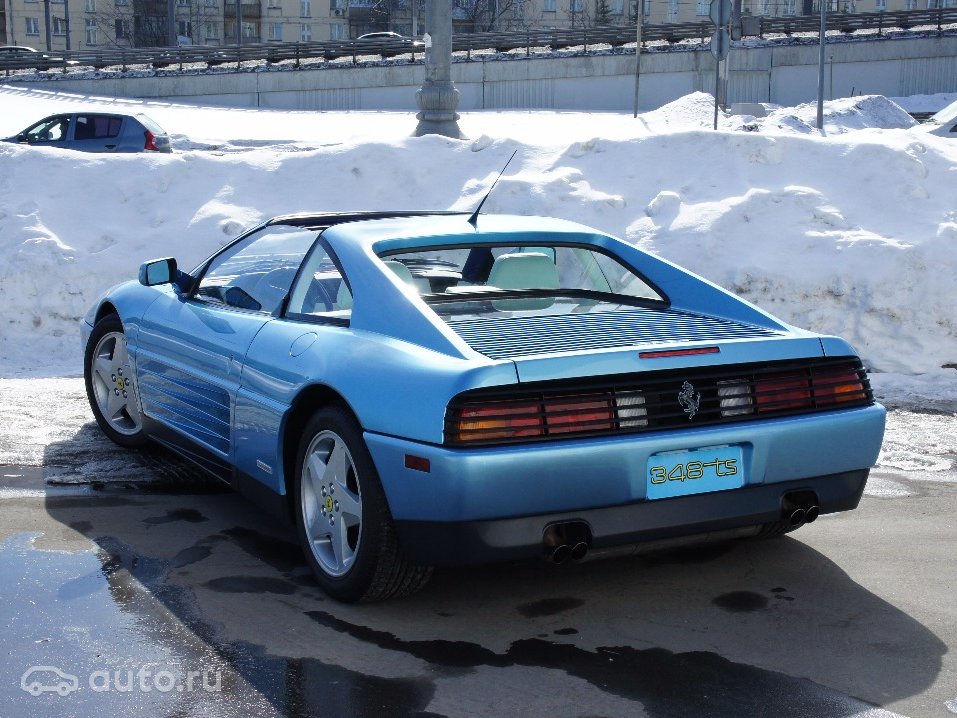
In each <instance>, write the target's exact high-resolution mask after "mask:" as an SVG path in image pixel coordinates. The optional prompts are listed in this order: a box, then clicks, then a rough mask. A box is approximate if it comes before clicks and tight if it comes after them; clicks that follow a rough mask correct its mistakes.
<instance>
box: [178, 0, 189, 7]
mask: <svg viewBox="0 0 957 718" xmlns="http://www.w3.org/2000/svg"><path fill="white" fill-rule="evenodd" d="M176 4H177V5H179V6H180V7H189V0H176Z"/></svg>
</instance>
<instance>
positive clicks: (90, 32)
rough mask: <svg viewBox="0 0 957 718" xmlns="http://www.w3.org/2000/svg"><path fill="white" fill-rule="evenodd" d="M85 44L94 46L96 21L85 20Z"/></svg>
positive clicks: (91, 19)
mask: <svg viewBox="0 0 957 718" xmlns="http://www.w3.org/2000/svg"><path fill="white" fill-rule="evenodd" d="M86 44H87V45H96V20H94V19H93V18H87V19H86Z"/></svg>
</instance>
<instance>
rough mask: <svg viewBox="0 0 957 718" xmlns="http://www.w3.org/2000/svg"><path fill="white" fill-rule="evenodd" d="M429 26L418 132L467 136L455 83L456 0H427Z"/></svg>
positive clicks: (418, 94)
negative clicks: (453, 57)
mask: <svg viewBox="0 0 957 718" xmlns="http://www.w3.org/2000/svg"><path fill="white" fill-rule="evenodd" d="M425 29H426V33H425V36H424V38H423V39H424V40H425V82H424V83H423V84H422V87H421V88H420V89H419V90H417V91H416V93H415V103H416V104H417V105H418V106H419V110H420V112H419V113H418V114H417V115H416V118H417V119H418V120H419V124H418V126H417V127H416V128H415V133H414V134H415V136H416V137H421V136H422V135H445V136H446V137H455V138H461V139H464V138H465V135H463V134H462V130H460V129H459V114H458V113H457V112H456V111H455V108H457V107H458V106H459V91H458V90H457V89H455V85H454V84H452V0H425Z"/></svg>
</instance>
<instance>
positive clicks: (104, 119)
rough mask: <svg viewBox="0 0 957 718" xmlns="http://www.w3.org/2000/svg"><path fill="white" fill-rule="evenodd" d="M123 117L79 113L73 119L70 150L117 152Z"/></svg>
mask: <svg viewBox="0 0 957 718" xmlns="http://www.w3.org/2000/svg"><path fill="white" fill-rule="evenodd" d="M123 121H124V118H123V117H119V116H117V115H101V114H91V113H78V114H76V115H74V118H73V137H72V138H71V140H70V143H69V146H70V149H74V150H80V151H81V152H116V151H117V149H118V148H119V144H120V131H121V129H122V127H123Z"/></svg>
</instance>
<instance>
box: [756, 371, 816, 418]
mask: <svg viewBox="0 0 957 718" xmlns="http://www.w3.org/2000/svg"><path fill="white" fill-rule="evenodd" d="M754 395H755V399H756V400H757V405H758V411H781V410H783V409H801V408H805V407H809V406H810V405H811V386H810V382H809V381H808V378H807V377H806V376H804V375H800V374H798V375H794V374H792V375H790V376H788V375H784V376H771V377H767V378H761V379H758V380H757V381H755V382H754Z"/></svg>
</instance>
